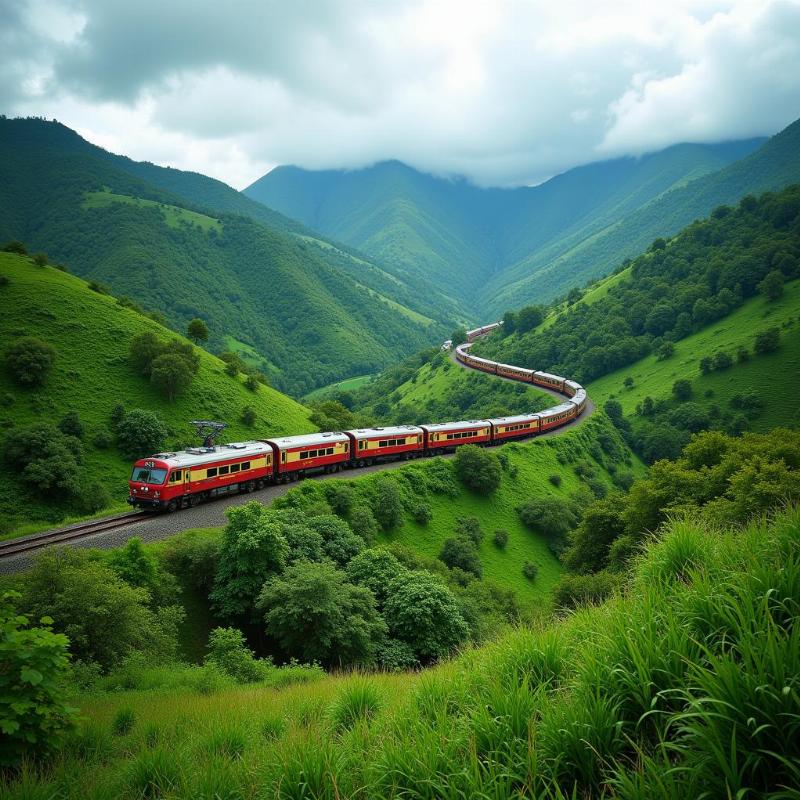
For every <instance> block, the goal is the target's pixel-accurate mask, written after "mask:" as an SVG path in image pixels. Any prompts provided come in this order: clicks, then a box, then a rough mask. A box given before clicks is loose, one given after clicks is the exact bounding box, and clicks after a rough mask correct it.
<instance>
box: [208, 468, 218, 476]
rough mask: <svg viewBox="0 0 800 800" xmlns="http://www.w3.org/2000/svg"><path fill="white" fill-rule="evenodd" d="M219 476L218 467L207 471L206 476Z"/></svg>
mask: <svg viewBox="0 0 800 800" xmlns="http://www.w3.org/2000/svg"><path fill="white" fill-rule="evenodd" d="M216 477H217V468H216V467H211V469H209V470H208V472H206V478H216Z"/></svg>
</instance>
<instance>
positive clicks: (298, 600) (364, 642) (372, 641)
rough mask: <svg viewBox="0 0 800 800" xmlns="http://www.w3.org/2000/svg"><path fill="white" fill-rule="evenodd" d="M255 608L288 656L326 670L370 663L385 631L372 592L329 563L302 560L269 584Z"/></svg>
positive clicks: (384, 624) (265, 586)
mask: <svg viewBox="0 0 800 800" xmlns="http://www.w3.org/2000/svg"><path fill="white" fill-rule="evenodd" d="M258 608H259V609H260V610H261V611H262V612H263V614H264V621H265V622H266V630H267V633H268V634H269V635H270V636H272V637H274V638H275V639H276V640H277V642H278V643H279V644H280V646H281V647H282V648H283V650H284V651H285V652H286V654H287V655H290V656H293V657H295V658H300V659H302V660H303V661H319V662H321V663H323V664H325V665H327V666H331V665H336V666H348V665H350V664H358V663H362V664H368V663H370V662H372V661H373V660H374V656H375V648H376V644H377V643H378V642H379V641H380V640H381V639H383V638H384V637H385V635H386V632H387V629H386V623H385V622H384V621H383V619H382V618H381V616H380V615H379V614H378V611H377V609H376V607H375V597H374V596H373V594H372V592H370V590H369V589H366V588H364V587H363V586H354V585H353V584H352V583H348V581H347V576H346V575H345V573H344V572H340V571H339V570H337V569H336V568H335V567H334V566H333V565H332V564H328V563H322V564H319V563H313V562H300V563H298V564H294V565H293V566H291V567H289V568H288V569H287V570H286V571H285V572H284V573H283V575H280V576H277V577H274V578H272V579H271V580H269V581H267V583H266V584H265V585H264V588H263V590H262V592H261V594H260V596H259V598H258Z"/></svg>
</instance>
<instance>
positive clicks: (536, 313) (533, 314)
mask: <svg viewBox="0 0 800 800" xmlns="http://www.w3.org/2000/svg"><path fill="white" fill-rule="evenodd" d="M543 319H544V312H543V310H542V307H541V306H525V308H521V309H520V310H519V311H518V312H517V314H516V324H515V326H514V327H515V328H516V330H517V331H518V332H519V333H527V332H528V331H532V330H533V329H534V328H537V327H538V326H539V325H541V324H542V320H543Z"/></svg>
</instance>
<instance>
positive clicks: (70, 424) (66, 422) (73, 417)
mask: <svg viewBox="0 0 800 800" xmlns="http://www.w3.org/2000/svg"><path fill="white" fill-rule="evenodd" d="M58 429H59V430H60V431H61V433H65V434H66V435H67V436H74V437H75V438H76V439H81V438H83V425H82V424H81V418H80V417H79V416H78V412H77V411H68V412H67V413H66V416H65V417H64V419H62V420H61V422H59V423H58Z"/></svg>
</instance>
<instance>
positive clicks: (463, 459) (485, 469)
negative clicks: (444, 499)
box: [453, 444, 503, 494]
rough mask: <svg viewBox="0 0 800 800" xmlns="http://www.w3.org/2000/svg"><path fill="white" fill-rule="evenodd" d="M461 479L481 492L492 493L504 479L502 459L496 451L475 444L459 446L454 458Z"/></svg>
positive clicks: (469, 486)
mask: <svg viewBox="0 0 800 800" xmlns="http://www.w3.org/2000/svg"><path fill="white" fill-rule="evenodd" d="M453 463H454V466H455V470H456V475H457V476H458V478H459V480H460V481H461V482H462V483H463V484H464V485H465V486H467V487H468V488H469V489H472V490H473V491H475V492H478V493H479V494H492V492H494V491H495V490H496V489H497V487H498V486H500V481H501V479H502V475H503V471H502V468H501V466H500V461H499V460H498V458H497V456H496V455H495V454H494V453H490V452H489V451H488V450H484V449H483V448H481V447H478V446H477V445H474V444H467V445H463V446H462V447H459V449H458V451H457V452H456V457H455V459H454V460H453Z"/></svg>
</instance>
